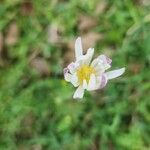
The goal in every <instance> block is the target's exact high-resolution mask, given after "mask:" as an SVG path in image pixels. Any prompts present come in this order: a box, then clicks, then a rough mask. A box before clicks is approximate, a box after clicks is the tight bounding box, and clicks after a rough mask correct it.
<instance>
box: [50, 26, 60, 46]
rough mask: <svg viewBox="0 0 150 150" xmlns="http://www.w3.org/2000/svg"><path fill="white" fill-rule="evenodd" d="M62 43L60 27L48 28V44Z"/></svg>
mask: <svg viewBox="0 0 150 150" xmlns="http://www.w3.org/2000/svg"><path fill="white" fill-rule="evenodd" d="M59 41H60V35H59V29H58V26H57V25H55V24H52V25H51V26H49V27H48V42H49V43H51V44H57V43H59Z"/></svg>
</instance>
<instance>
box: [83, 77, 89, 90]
mask: <svg viewBox="0 0 150 150" xmlns="http://www.w3.org/2000/svg"><path fill="white" fill-rule="evenodd" d="M82 86H83V89H86V88H87V86H88V85H87V82H86V80H85V79H84V80H83V85H82Z"/></svg>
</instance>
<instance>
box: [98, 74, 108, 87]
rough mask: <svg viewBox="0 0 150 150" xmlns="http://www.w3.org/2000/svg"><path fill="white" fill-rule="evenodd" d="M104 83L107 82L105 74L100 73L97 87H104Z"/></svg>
mask: <svg viewBox="0 0 150 150" xmlns="http://www.w3.org/2000/svg"><path fill="white" fill-rule="evenodd" d="M106 84H107V76H106V75H105V74H102V75H101V80H100V86H99V89H102V88H104V87H105V86H106Z"/></svg>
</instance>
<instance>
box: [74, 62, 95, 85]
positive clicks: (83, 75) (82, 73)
mask: <svg viewBox="0 0 150 150" xmlns="http://www.w3.org/2000/svg"><path fill="white" fill-rule="evenodd" d="M92 73H95V69H94V68H93V67H91V66H88V65H83V66H81V67H80V68H79V69H78V70H77V76H78V79H79V83H80V84H83V80H86V82H87V83H88V82H89V80H90V76H91V74H92Z"/></svg>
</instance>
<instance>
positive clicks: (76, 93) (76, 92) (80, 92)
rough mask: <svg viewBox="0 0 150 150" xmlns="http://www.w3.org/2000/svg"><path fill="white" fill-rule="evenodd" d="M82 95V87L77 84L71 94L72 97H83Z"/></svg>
mask: <svg viewBox="0 0 150 150" xmlns="http://www.w3.org/2000/svg"><path fill="white" fill-rule="evenodd" d="M83 95H84V89H83V87H82V86H79V87H78V88H77V89H76V91H75V93H74V95H73V98H74V99H76V98H83Z"/></svg>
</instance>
